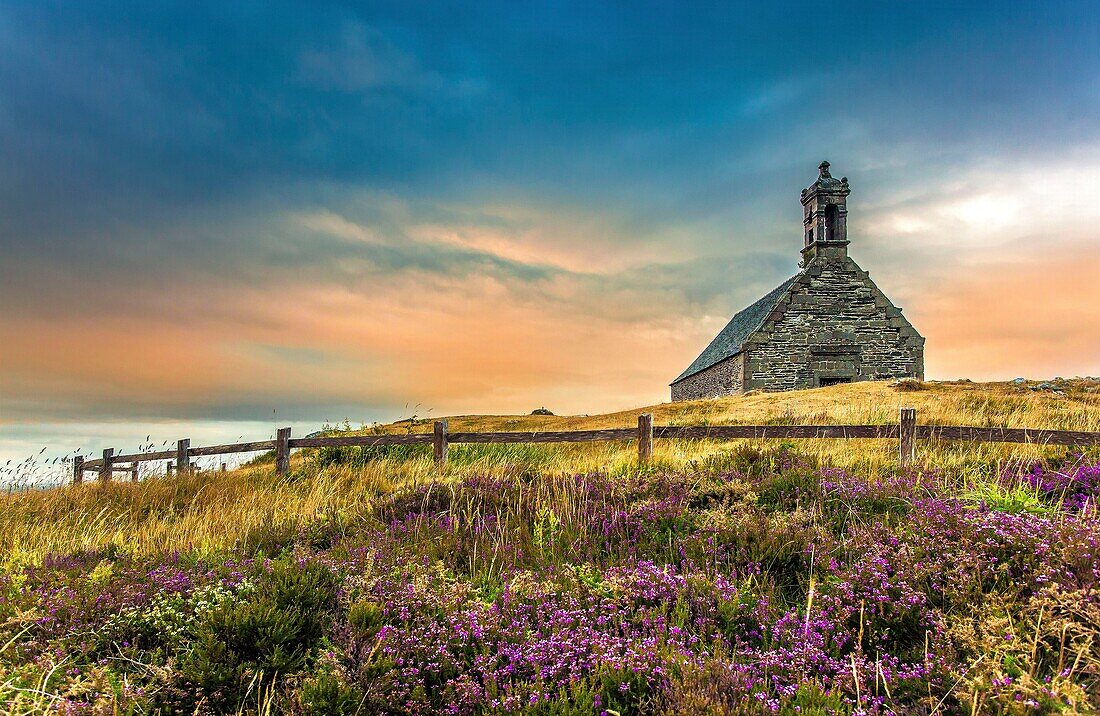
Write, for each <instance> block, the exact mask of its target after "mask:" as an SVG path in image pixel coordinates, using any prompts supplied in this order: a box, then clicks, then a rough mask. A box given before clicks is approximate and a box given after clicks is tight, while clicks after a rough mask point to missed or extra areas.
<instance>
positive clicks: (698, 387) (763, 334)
mask: <svg viewBox="0 0 1100 716" xmlns="http://www.w3.org/2000/svg"><path fill="white" fill-rule="evenodd" d="M819 169H820V176H819V177H818V180H817V181H816V182H815V183H814V184H813V185H811V186H810V187H809V188H808V189H806V190H805V191H803V192H802V203H803V206H804V207H805V209H804V212H803V218H804V225H805V229H806V234H805V243H804V247H803V249H802V257H803V270H802V271H801V272H800V273H798V274H797V275H795V276H794V277H792V278H790V279H788V280H787V281H785V282H784V283H783V284H781V285H780V286H779V287H777V288H776V289H775V290H773V291H772V292H771V293H769V294H768V295H766V296H764V297H763V298H762V299H760V300H759V301H757V302H755V303H753V304H752V305H751V306H749V307H748V308H746V309H745V310H743V311H741V312H740V313H738V314H737V315H736V316H734V317H733V319H732V320H731V321H730V322H729V324H728V325H727V326H726V328H725V329H723V331H722V332H721V333H720V334H719V335H718V336H717V337H715V339H714V340H713V341H712V342H711V344H710V345H709V346H707V348H706V350H704V351H703V353H702V354H700V356H699V357H698V358H696V360H695V361H694V362H693V363H692V365H691V366H689V368H688V369H687V370H685V371H684V373H682V374H681V375H680V376H679V377H678V378H677V379H676V380H675V381H673V382H672V386H671V387H672V399H673V400H674V401H680V400H695V399H699V398H708V397H715V396H719V395H731V394H738V393H743V392H745V391H747V390H756V389H759V390H769V391H773V390H795V389H800V388H816V387H819V386H824V385H832V384H835V383H849V382H853V381H860V380H885V379H890V378H904V377H913V378H918V379H922V380H923V378H924V338H923V337H922V336H921V335H920V334H919V333H918V332H917V331H916V329H915V328H913V326H912V325H911V324H910V323H909V321H908V320H906V319H905V317H904V316H903V315H902V313H901V309H899V308H897V307H895V306H894V305H893V303H891V302H890V299H888V298H887V297H886V295H885V294H883V293H882V291H880V290H879V288H878V287H877V286H876V285H875V283H874V282H873V281H872V280H871V278H870V277H869V276H868V274H867V272H866V271H864V270H863V269H861V268H860V267H859V266H858V265H857V264H856V262H855V261H853V260H852V259H851V258H850V257H849V256H848V250H847V246H848V240H847V207H846V199H847V196H848V193H849V189H848V180H847V178H844V179H841V180H840V181H838V180H836V179H833V178H832V176H831V175H830V174H829V165H828V162H823V163H822V165H821V167H819Z"/></svg>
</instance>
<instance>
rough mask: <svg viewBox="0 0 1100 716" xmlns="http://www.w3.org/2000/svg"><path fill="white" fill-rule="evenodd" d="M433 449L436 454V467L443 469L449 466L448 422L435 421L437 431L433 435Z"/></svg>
mask: <svg viewBox="0 0 1100 716" xmlns="http://www.w3.org/2000/svg"><path fill="white" fill-rule="evenodd" d="M432 448H433V450H434V452H435V466H436V467H443V466H444V465H446V464H447V421H446V420H437V421H435V431H434V433H433V434H432Z"/></svg>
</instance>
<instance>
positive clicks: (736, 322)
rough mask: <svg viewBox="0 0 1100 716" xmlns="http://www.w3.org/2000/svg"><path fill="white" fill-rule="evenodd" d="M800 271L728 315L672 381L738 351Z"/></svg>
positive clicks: (679, 379)
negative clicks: (707, 343)
mask: <svg viewBox="0 0 1100 716" xmlns="http://www.w3.org/2000/svg"><path fill="white" fill-rule="evenodd" d="M801 275H802V274H796V275H794V276H791V277H790V278H789V279H787V280H786V281H784V282H783V283H781V284H779V285H778V286H776V287H775V288H774V289H772V290H771V291H770V292H768V294H767V295H765V296H764V297H763V298H761V299H760V300H759V301H757V302H756V303H754V304H752V305H751V306H749V307H748V308H745V309H743V310H741V311H740V312H739V313H738V314H737V315H736V316H734V317H733V318H731V319H730V322H729V323H727V324H726V327H725V328H723V329H722V331H721V332H720V333H719V334H718V335H717V336H715V337H714V340H713V341H711V342H710V345H708V346H707V347H706V349H704V350H703V352H702V353H700V354H699V357H698V358H696V359H695V361H694V362H692V364H691V365H689V366H688V368H687V370H685V371H684V372H683V373H681V374H680V375H679V377H677V378H676V380H674V381H672V382H673V383H679V382H680V381H681V380H683V379H684V378H687V377H688V376H692V375H695V374H696V373H698V372H699V371H701V370H706V369H707V368H710V367H711V366H712V365H715V364H716V363H720V362H722V361H724V360H725V359H727V358H729V357H731V356H735V355H737V354H738V353H740V352H741V348H742V346H743V345H744V343H745V341H746V340H748V338H749V336H751V335H752V334H753V333H755V332H756V329H757V328H760V326H762V325H764V320H765V319H766V318H767V317H768V314H769V313H771V311H772V309H773V308H775V307H776V305H777V304H778V303H779V301H780V300H781V299H782V298H783V296H785V295H786V294H787V291H789V290H790V288H791V286H793V285H794V283H795V281H797V280H798V279H799V277H800V276H801Z"/></svg>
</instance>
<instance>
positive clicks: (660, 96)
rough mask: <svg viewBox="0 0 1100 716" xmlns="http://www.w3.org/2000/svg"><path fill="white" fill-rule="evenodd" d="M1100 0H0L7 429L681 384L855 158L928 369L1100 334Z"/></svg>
mask: <svg viewBox="0 0 1100 716" xmlns="http://www.w3.org/2000/svg"><path fill="white" fill-rule="evenodd" d="M1098 26H1100V6H1098V5H1097V4H1096V3H1092V2H1083V3H1072V2H1053V3H1010V2H1000V3H980V4H979V3H958V2H954V3H904V4H903V3H882V2H874V3H870V2H868V3H854V2H853V3H846V2H840V3H829V4H821V3H761V4H751V5H749V4H712V3H708V4H695V3H647V4H634V3H632V4H596V3H576V4H570V3H478V4H476V5H475V4H468V3H462V4H454V5H447V4H432V5H424V4H416V3H407V2H401V3H392V4H391V3H362V4H338V3H331V4H330V3H308V4H292V3H240V4H227V3H198V2H189V3H88V2H82V3H41V2H27V3H18V2H14V3H13V2H9V3H4V4H3V5H2V6H0V48H2V49H0V250H2V251H3V256H4V260H3V262H2V263H0V306H2V308H3V311H2V313H3V315H2V317H0V376H2V381H3V382H2V384H0V442H3V440H4V433H5V432H6V433H7V435H8V440H9V443H12V441H14V440H15V438H14V437H12V436H14V435H16V434H18V435H27V434H33V435H34V436H35V439H36V440H37V439H40V438H41V436H43V435H50V434H54V433H53V432H51V431H56V434H57V435H59V436H60V435H63V436H64V438H65V440H67V441H69V442H75V443H77V444H82V443H87V444H89V445H93V444H95V445H98V444H99V443H101V442H103V441H104V440H107V439H108V438H106V437H103V436H104V435H108V434H112V435H113V434H116V433H117V430H116V428H117V426H118V425H119V424H125V425H129V424H130V423H135V424H137V423H144V422H149V421H165V424H171V425H178V424H179V421H223V422H229V423H231V422H233V421H266V420H267V416H268V415H270V414H271V411H272V410H273V409H277V410H279V411H280V414H284V415H286V416H287V419H288V420H295V421H307V422H308V421H316V420H321V419H324V418H326V417H327V418H332V419H340V418H343V417H345V416H350V417H351V418H352V419H353V420H357V419H366V420H369V419H376V418H377V419H384V418H393V417H397V416H398V415H400V414H402V413H403V412H404V411H406V410H408V409H410V408H406V406H407V405H408V406H416V405H420V406H425V407H422V409H427V410H432V411H436V412H437V414H443V413H445V412H457V411H462V412H496V411H524V412H526V411H529V410H530V409H531V408H533V407H537V406H539V405H543V404H546V405H549V406H550V407H552V408H555V409H558V410H559V411H565V412H596V411H600V410H604V409H611V408H618V407H627V406H630V405H636V404H641V403H649V402H655V401H658V400H661V399H667V390H666V384H667V382H668V381H669V380H670V379H671V378H672V377H674V376H675V375H676V374H678V373H679V372H680V370H682V369H683V367H684V366H685V365H687V364H688V363H689V362H690V361H691V360H692V359H693V358H694V356H695V355H696V354H697V353H698V351H699V350H700V349H701V348H702V346H703V345H705V344H706V342H707V340H709V338H710V337H711V336H712V335H713V333H714V332H715V331H717V329H718V328H720V327H721V325H722V324H723V323H724V322H725V320H726V319H727V318H728V317H729V315H731V314H732V313H733V312H735V311H736V310H737V309H738V308H740V307H741V306H742V305H744V304H745V303H747V302H749V301H751V300H753V299H754V298H756V297H757V296H759V295H761V294H762V293H764V292H765V291H767V290H768V289H770V288H771V287H772V286H774V285H775V284H777V283H779V282H780V281H782V280H783V279H784V278H786V277H787V276H789V275H790V274H792V273H793V272H794V271H795V270H796V262H797V258H798V257H797V250H798V247H799V243H800V235H801V231H800V218H801V214H800V210H799V206H798V203H797V197H798V191H799V190H800V189H801V187H803V186H805V185H807V184H808V183H809V182H810V181H812V179H813V178H814V175H815V172H816V166H817V164H818V162H820V161H821V159H823V158H828V159H829V160H830V161H831V162H832V164H833V168H834V172H835V173H836V174H838V175H841V174H843V175H847V176H849V178H850V180H851V183H852V187H853V194H852V198H851V199H850V207H851V218H850V227H851V233H852V239H853V244H852V247H851V250H852V254H853V255H854V256H855V258H856V259H857V261H859V262H860V263H861V265H863V266H864V268H866V269H868V270H870V271H871V274H872V276H873V277H874V278H875V279H876V280H877V281H878V282H879V284H880V286H881V287H882V288H883V289H884V290H885V291H886V292H887V294H889V295H890V296H891V297H893V298H894V299H895V300H896V302H898V303H899V304H901V305H902V306H904V307H905V309H906V313H907V315H909V317H910V319H911V320H912V321H913V322H914V324H915V325H916V326H917V328H918V329H919V330H921V331H922V332H923V333H924V334H925V336H926V337H927V338H928V341H929V342H928V372H929V375H930V377H941V378H953V377H957V376H959V375H969V376H971V377H973V378H976V379H980V378H1010V377H1013V376H1014V375H1016V374H1043V375H1052V374H1075V373H1088V372H1089V371H1090V369H1092V372H1100V370H1097V369H1096V367H1097V366H1100V345H1098V344H1100V342H1098V341H1096V340H1095V335H1097V333H1098V331H1100V318H1098V317H1097V315H1096V309H1095V308H1094V307H1095V305H1096V302H1097V299H1098V298H1100V295H1098V294H1097V289H1096V287H1095V286H1094V285H1093V284H1094V283H1095V281H1094V280H1092V279H1090V278H1089V273H1090V272H1091V269H1090V266H1091V267H1092V268H1095V261H1096V256H1097V253H1096V249H1097V248H1100V237H1098V236H1097V231H1096V229H1095V227H1096V226H1097V225H1098V224H1097V219H1098V218H1100V217H1098V216H1097V212H1098V210H1097V208H1096V206H1095V204H1096V201H1095V195H1096V193H1097V190H1098V189H1100V176H1098V172H1097V168H1096V167H1097V166H1100V43H1098V42H1097V41H1096V28H1097V27H1098ZM973 315H979V316H981V323H982V327H980V328H979V329H977V330H975V329H974V327H973V326H972V325H969V323H968V321H970V320H971V317H972V316H973ZM108 423H110V424H112V425H114V426H115V427H113V428H111V430H107V429H106V428H104V429H103V430H101V431H99V432H98V433H97V431H96V430H95V429H93V428H91V427H89V426H94V425H96V424H104V425H106V424H108ZM219 424H220V423H219ZM75 425H79V426H81V427H79V428H76V427H74V426H75ZM66 426H68V427H66ZM97 436H98V437H97ZM141 437H144V434H142V436H141ZM22 447H23V443H22V442H20V443H19V448H20V449H22ZM8 449H9V452H10V451H11V450H14V448H10V447H9V448H8Z"/></svg>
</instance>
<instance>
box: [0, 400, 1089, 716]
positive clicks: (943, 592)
mask: <svg viewBox="0 0 1100 716" xmlns="http://www.w3.org/2000/svg"><path fill="white" fill-rule="evenodd" d="M1098 388H1100V385H1098V383H1097V382H1096V381H1087V380H1076V381H1061V382H1056V383H1049V384H1042V385H1041V386H1040V385H1038V384H1036V383H1029V384H1023V385H1016V384H1013V383H1008V384H1005V383H997V384H977V383H969V382H958V383H927V384H923V385H922V386H920V389H918V390H901V389H899V388H898V387H895V386H891V385H889V384H886V383H861V384H854V385H841V386H833V387H830V388H824V389H819V390H810V391H798V392H792V393H783V394H757V395H748V396H741V397H731V398H724V399H718V400H709V401H697V402H693V403H679V404H662V405H657V406H651V407H647V408H639V409H636V410H631V411H624V412H619V413H613V414H607V415H595V416H560V417H559V416H473V415H470V416H450V417H448V420H449V425H450V429H451V430H452V431H467V430H472V431H485V430H522V431H529V430H559V429H585V428H598V427H628V426H634V425H636V421H637V415H638V413H640V412H652V413H653V414H654V420H655V423H656V424H658V425H667V424H682V425H697V424H708V423H709V424H732V423H745V424H750V423H751V424H797V423H808V424H830V423H834V424H841V423H892V422H895V421H896V420H897V414H898V409H899V407H901V406H913V407H916V408H917V411H918V413H917V414H918V422H921V423H935V424H954V425H978V426H1006V427H1036V428H1062V429H1074V430H1100V392H1098ZM431 422H432V420H431V419H425V420H418V421H402V422H398V423H394V424H390V425H385V426H373V427H371V428H367V430H372V431H382V432H390V431H413V432H427V431H428V430H430V424H431ZM896 449H897V447H896V443H895V442H894V441H888V440H860V441H840V440H806V441H791V442H780V441H774V440H771V441H712V440H708V441H661V440H658V441H657V444H656V449H655V454H654V461H653V463H652V464H651V465H648V466H645V467H643V468H640V467H639V466H638V465H637V464H636V453H635V447H634V445H633V444H630V443H622V444H603V443H600V444H582V445H452V448H451V459H450V461H449V463H448V465H447V466H446V468H444V469H443V470H442V471H437V470H436V469H435V468H434V466H433V465H432V461H431V456H430V448H428V447H427V446H408V447H398V448H386V449H381V448H373V449H358V448H350V449H325V450H310V451H302V452H301V453H298V454H295V455H294V456H293V459H292V465H291V468H292V469H291V474H290V475H289V476H286V477H278V476H276V475H275V474H274V470H273V466H272V464H271V459H270V456H262V457H260V458H258V459H257V460H255V461H254V462H253V463H251V464H250V465H248V466H246V467H244V468H242V469H240V470H237V471H233V472H229V473H216V472H211V473H199V474H196V475H185V476H177V477H173V478H171V479H164V478H153V479H149V480H146V481H144V482H142V483H139V484H136V485H135V484H129V483H113V484H108V485H100V484H85V485H81V486H75V487H67V488H64V489H59V490H52V491H43V492H27V493H22V494H16V495H10V496H6V497H3V498H0V500H2V501H3V504H2V505H0V703H6V704H8V706H7V707H6V709H7V710H6V711H4V710H0V713H10V714H17V713H18V714H21V713H40V712H47V711H51V712H52V711H64V712H66V713H89V714H90V713H166V714H167V713H259V712H263V713H283V712H286V713H315V714H327V713H333V714H353V713H362V714H371V713H408V714H412V713H435V712H446V713H459V714H483V713H525V714H531V715H534V714H598V713H608V714H615V713H618V714H620V715H622V714H672V713H708V714H742V713H751V714H757V713H789V714H794V713H800V714H806V713H821V714H825V713H841V714H850V713H855V712H861V713H913V714H918V713H919V714H928V713H1089V712H1094V711H1095V710H1096V709H1097V708H1100V566H1098V565H1100V517H1098V515H1097V509H1096V499H1097V497H1098V496H1100V453H1098V452H1097V451H1085V452H1084V453H1081V452H1080V451H1072V450H1066V449H1064V448H1043V447H1037V446H1027V445H1016V446H1013V445H971V444H966V443H949V442H943V443H925V444H921V445H920V446H919V448H918V458H919V460H920V461H921V466H920V467H919V468H917V469H914V470H907V471H902V470H900V469H899V467H898V464H897V457H896Z"/></svg>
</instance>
